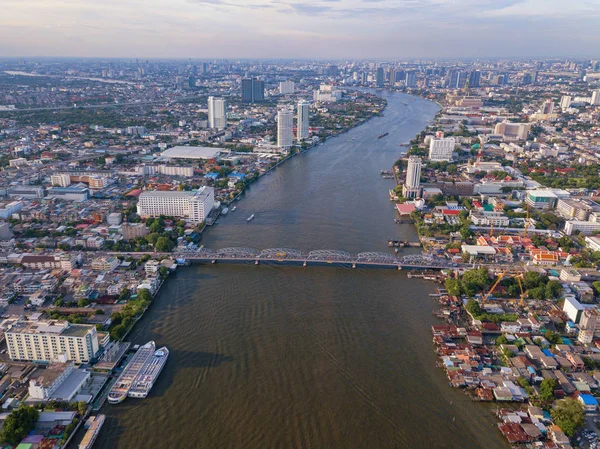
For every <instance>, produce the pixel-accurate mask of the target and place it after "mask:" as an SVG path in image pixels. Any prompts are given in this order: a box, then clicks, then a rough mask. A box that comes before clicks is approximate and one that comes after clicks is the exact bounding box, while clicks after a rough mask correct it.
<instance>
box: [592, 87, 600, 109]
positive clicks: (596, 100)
mask: <svg viewBox="0 0 600 449" xmlns="http://www.w3.org/2000/svg"><path fill="white" fill-rule="evenodd" d="M592 105H593V106H600V90H595V91H593V92H592Z"/></svg>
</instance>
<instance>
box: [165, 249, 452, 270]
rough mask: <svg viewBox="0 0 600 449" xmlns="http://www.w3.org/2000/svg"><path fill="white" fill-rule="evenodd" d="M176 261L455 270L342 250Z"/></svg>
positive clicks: (240, 253) (247, 252)
mask: <svg viewBox="0 0 600 449" xmlns="http://www.w3.org/2000/svg"><path fill="white" fill-rule="evenodd" d="M171 256H175V257H176V258H184V259H186V260H187V261H189V262H191V263H222V262H227V263H253V264H255V265H260V264H262V263H265V264H287V265H302V266H308V265H324V266H327V265H331V266H351V267H352V268H356V267H358V266H364V267H367V266H369V267H377V268H396V269H398V270H401V269H420V270H441V269H444V268H454V267H457V266H458V265H457V264H453V263H451V262H449V261H447V260H443V259H437V258H433V257H427V256H423V255H421V254H414V255H406V256H397V255H394V254H389V253H382V252H364V253H358V254H351V253H348V252H346V251H339V250H313V251H301V250H297V249H291V248H269V249H263V250H255V249H252V248H223V249H218V250H211V249H207V248H201V249H199V250H197V251H189V252H176V253H171Z"/></svg>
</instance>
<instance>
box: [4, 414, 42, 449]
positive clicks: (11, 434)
mask: <svg viewBox="0 0 600 449" xmlns="http://www.w3.org/2000/svg"><path fill="white" fill-rule="evenodd" d="M39 416H40V412H39V411H38V409H37V408H35V407H28V406H25V405H21V406H20V407H19V408H18V409H16V410H13V411H12V412H11V414H10V415H8V416H7V417H6V420H5V421H4V424H3V425H2V430H0V441H2V442H3V443H9V444H11V445H15V444H17V443H18V442H20V441H21V440H22V439H23V438H25V436H26V435H27V434H28V433H29V432H30V431H31V430H33V428H34V427H35V423H36V422H37V420H38V418H39Z"/></svg>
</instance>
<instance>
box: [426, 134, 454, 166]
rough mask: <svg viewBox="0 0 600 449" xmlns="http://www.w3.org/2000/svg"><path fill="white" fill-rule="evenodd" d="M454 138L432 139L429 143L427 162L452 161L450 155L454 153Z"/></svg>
mask: <svg viewBox="0 0 600 449" xmlns="http://www.w3.org/2000/svg"><path fill="white" fill-rule="evenodd" d="M454 145H455V141H454V137H446V138H444V137H440V138H437V137H432V138H431V142H430V143H429V160H430V161H438V162H439V161H448V162H450V161H452V153H453V152H454Z"/></svg>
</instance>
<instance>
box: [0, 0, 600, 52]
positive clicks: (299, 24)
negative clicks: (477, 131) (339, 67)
mask: <svg viewBox="0 0 600 449" xmlns="http://www.w3.org/2000/svg"><path fill="white" fill-rule="evenodd" d="M32 11H34V14H32ZM598 19H600V1H598V0H590V1H586V2H579V3H575V2H572V3H571V4H569V6H568V8H565V7H564V3H563V2H560V1H558V0H550V1H542V0H503V1H499V2H493V1H490V0H426V1H420V2H416V1H414V0H310V1H306V2H302V3H301V2H296V1H292V0H248V1H244V2H243V3H242V2H240V1H239V0H176V1H174V2H167V1H166V0H151V1H148V2H142V1H140V0H127V1H124V2H119V1H116V0H108V1H106V2H103V3H102V5H100V4H98V3H96V2H91V1H89V0H70V1H64V2H60V3H58V2H56V1H55V0H34V1H30V2H26V4H25V3H24V2H18V1H15V0H8V1H7V2H6V4H5V5H4V8H3V15H2V17H1V18H0V30H1V31H0V37H1V38H0V56H9V57H10V56H14V57H34V56H57V57H61V56H63V57H143V58H165V57H169V58H186V57H192V58H215V57H221V58H222V57H226V58H240V57H243V58H268V57H276V58H284V57H285V58H300V59H303V58H342V59H344V58H415V57H423V58H426V57H429V58H463V57H484V56H493V57H499V58H502V57H561V56H568V55H570V56H572V57H588V56H589V57H597V56H598V50H597V48H599V44H600V36H598V35H597V34H595V33H594V29H595V26H594V25H595V24H596V23H597V21H598ZM365 23H368V27H366V26H365ZM557 29H559V30H564V31H563V32H557ZM571 29H576V30H577V33H571V32H570V31H569V30H571ZM216 36H219V38H218V39H217V38H216ZM324 41H325V42H326V43H327V45H323V42H324ZM440 42H443V43H444V45H443V46H441V45H440ZM124 43H126V45H124Z"/></svg>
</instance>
